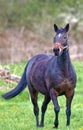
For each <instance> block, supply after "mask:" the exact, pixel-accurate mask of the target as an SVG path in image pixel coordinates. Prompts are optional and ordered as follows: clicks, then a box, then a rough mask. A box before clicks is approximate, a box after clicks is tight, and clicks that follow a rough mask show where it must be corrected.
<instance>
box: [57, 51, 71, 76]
mask: <svg viewBox="0 0 83 130" xmlns="http://www.w3.org/2000/svg"><path fill="white" fill-rule="evenodd" d="M57 64H58V65H59V67H60V69H61V71H62V72H63V73H64V75H65V76H68V75H69V71H70V67H71V60H70V56H69V50H65V51H64V52H63V54H62V55H61V56H60V57H58V58H57Z"/></svg>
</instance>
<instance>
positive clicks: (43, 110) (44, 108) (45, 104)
mask: <svg viewBox="0 0 83 130" xmlns="http://www.w3.org/2000/svg"><path fill="white" fill-rule="evenodd" d="M50 100H51V99H50V97H49V96H45V99H44V102H43V104H42V108H41V111H42V115H41V122H40V127H43V126H44V116H45V112H46V109H47V105H48V103H49V102H50Z"/></svg>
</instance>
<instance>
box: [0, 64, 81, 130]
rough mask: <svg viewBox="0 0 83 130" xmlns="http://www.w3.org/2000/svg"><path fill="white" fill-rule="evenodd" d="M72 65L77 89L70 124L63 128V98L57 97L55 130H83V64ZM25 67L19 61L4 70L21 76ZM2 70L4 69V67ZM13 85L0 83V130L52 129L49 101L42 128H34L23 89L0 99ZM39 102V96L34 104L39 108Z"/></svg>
mask: <svg viewBox="0 0 83 130" xmlns="http://www.w3.org/2000/svg"><path fill="white" fill-rule="evenodd" d="M73 64H74V66H75V70H76V73H77V86H76V90H75V96H74V99H73V102H72V114H71V125H70V127H66V114H65V109H66V108H65V97H64V96H61V97H59V98H58V101H59V104H60V113H59V128H58V130H83V88H82V87H83V62H73ZM25 65H26V62H22V63H20V64H17V65H15V64H14V65H8V67H10V69H11V72H12V73H14V74H17V75H21V74H22V72H23V69H24V67H25ZM2 67H5V65H4V66H2ZM15 85H16V84H6V83H5V82H4V81H1V80H0V88H1V89H0V130H52V129H53V128H52V127H53V122H54V107H53V104H52V102H50V104H49V105H48V109H47V112H46V116H45V127H44V128H36V126H35V117H34V114H33V106H32V103H31V101H30V96H29V92H28V89H27V88H26V89H25V90H24V91H23V92H22V93H21V94H20V95H18V96H17V97H15V98H14V99H11V100H4V99H2V97H1V94H2V93H4V92H6V91H8V90H9V89H12V87H14V86H15ZM42 101H43V96H42V95H41V94H39V100H38V104H39V107H40V109H41V105H42ZM40 115H41V113H40ZM53 130H54V129H53Z"/></svg>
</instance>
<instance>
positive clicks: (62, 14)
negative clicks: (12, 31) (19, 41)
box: [0, 0, 83, 28]
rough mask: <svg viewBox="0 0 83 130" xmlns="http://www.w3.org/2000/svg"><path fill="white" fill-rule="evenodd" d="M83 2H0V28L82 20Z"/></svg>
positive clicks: (13, 0)
mask: <svg viewBox="0 0 83 130" xmlns="http://www.w3.org/2000/svg"><path fill="white" fill-rule="evenodd" d="M82 12H83V0H34V1H33V0H0V27H2V28H10V27H20V26H26V27H31V28H32V27H33V26H34V25H35V24H39V25H40V24H42V23H43V21H44V22H46V23H48V22H52V23H53V22H54V21H55V22H56V23H58V24H60V25H61V24H62V23H64V22H65V21H68V22H72V20H73V21H75V20H77V21H79V22H81V21H82V20H83V15H82Z"/></svg>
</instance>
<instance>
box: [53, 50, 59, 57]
mask: <svg viewBox="0 0 83 130" xmlns="http://www.w3.org/2000/svg"><path fill="white" fill-rule="evenodd" d="M53 52H54V54H55V56H59V49H58V48H54V49H53Z"/></svg>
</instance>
